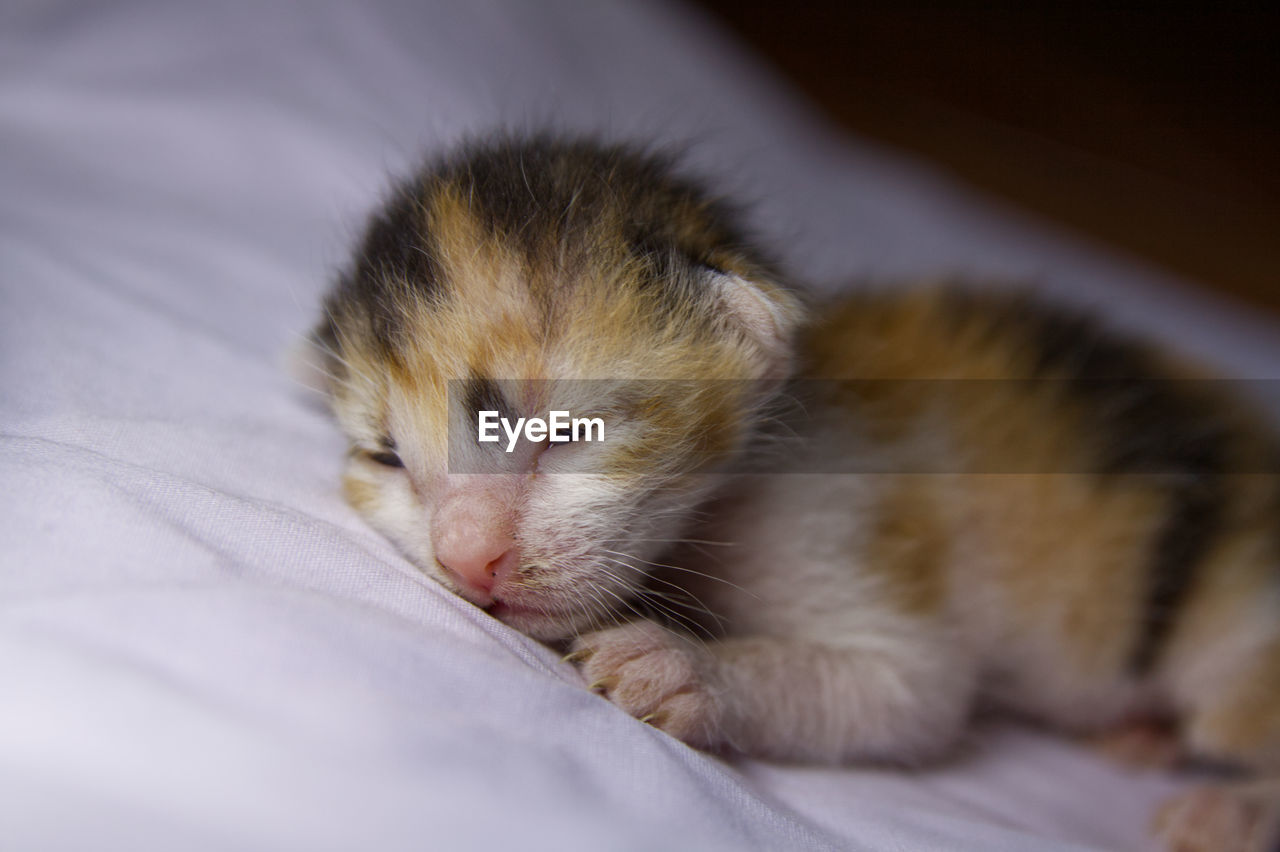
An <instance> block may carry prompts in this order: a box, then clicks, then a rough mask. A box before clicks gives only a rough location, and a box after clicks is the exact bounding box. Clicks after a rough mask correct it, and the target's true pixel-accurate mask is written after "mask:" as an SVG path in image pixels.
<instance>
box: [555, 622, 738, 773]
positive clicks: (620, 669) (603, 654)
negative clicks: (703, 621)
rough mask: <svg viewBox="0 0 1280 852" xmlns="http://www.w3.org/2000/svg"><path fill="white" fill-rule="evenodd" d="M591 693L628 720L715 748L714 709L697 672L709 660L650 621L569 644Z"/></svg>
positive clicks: (716, 712)
mask: <svg viewBox="0 0 1280 852" xmlns="http://www.w3.org/2000/svg"><path fill="white" fill-rule="evenodd" d="M569 657H570V659H573V660H575V661H576V662H577V663H578V666H579V668H580V669H581V670H582V673H583V675H584V676H585V677H586V679H587V683H589V684H590V685H591V688H592V689H594V690H596V691H598V692H600V693H601V694H603V695H604V696H605V697H606V698H608V699H609V700H610V701H612V702H613V703H614V704H616V705H618V706H619V707H621V708H622V709H623V710H625V711H627V712H628V713H630V714H631V715H632V716H634V717H636V718H637V719H640V720H641V721H644V722H647V723H649V724H650V725H653V726H654V727H655V728H659V729H660V730H663V731H665V732H666V733H668V734H670V735H671V736H673V737H676V738H677V739H680V740H683V741H685V742H687V743H689V744H690V745H693V746H698V747H700V748H709V747H711V746H714V745H716V744H717V743H718V740H719V737H718V736H717V732H718V729H719V719H720V708H719V705H718V702H717V701H716V699H715V696H714V694H713V693H712V691H711V689H710V688H709V687H708V685H707V683H706V680H705V677H704V675H703V671H702V669H704V667H705V664H706V663H707V662H708V661H709V655H707V654H706V652H705V651H704V650H703V649H702V648H700V647H699V646H697V645H695V644H694V643H693V642H692V641H691V640H688V639H685V638H684V637H681V636H677V635H676V634H674V633H672V632H670V631H669V630H667V629H665V628H663V627H660V626H659V625H657V624H654V623H653V622H651V621H635V622H632V623H630V624H624V625H623V626H621V627H614V628H610V629H608V630H600V631H597V632H595V633H588V634H587V635H585V636H582V637H581V638H579V639H578V640H577V641H576V642H574V644H573V648H572V650H571V652H570V654H569Z"/></svg>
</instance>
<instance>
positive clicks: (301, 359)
mask: <svg viewBox="0 0 1280 852" xmlns="http://www.w3.org/2000/svg"><path fill="white" fill-rule="evenodd" d="M337 351H338V336H337V334H336V333H335V331H334V328H333V323H331V322H328V321H325V322H322V323H320V325H319V326H317V327H316V328H315V330H313V331H312V332H311V333H310V334H308V335H307V336H306V337H300V338H298V339H297V340H295V341H294V342H293V344H292V345H291V346H290V347H289V350H288V352H287V353H286V354H285V369H286V370H287V371H288V373H289V376H290V377H291V378H293V380H294V381H296V382H298V383H299V384H300V385H302V386H303V387H305V388H307V389H309V390H312V391H315V392H316V393H319V394H324V395H325V396H328V395H329V394H330V393H331V392H332V390H333V383H334V382H335V381H340V380H341V378H340V377H341V376H342V362H341V360H340V359H339V358H338V355H337Z"/></svg>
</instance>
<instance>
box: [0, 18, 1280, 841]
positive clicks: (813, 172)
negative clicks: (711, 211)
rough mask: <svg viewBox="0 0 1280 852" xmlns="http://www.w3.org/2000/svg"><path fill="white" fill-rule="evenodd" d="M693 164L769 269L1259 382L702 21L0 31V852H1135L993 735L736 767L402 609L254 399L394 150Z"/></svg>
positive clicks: (1153, 288)
mask: <svg viewBox="0 0 1280 852" xmlns="http://www.w3.org/2000/svg"><path fill="white" fill-rule="evenodd" d="M547 121H552V122H554V123H556V124H557V125H558V126H563V127H567V128H579V129H602V130H605V131H607V132H609V133H611V134H613V135H619V136H628V135H632V134H641V135H643V136H646V137H657V138H660V139H668V140H687V139H690V138H692V139H695V140H696V143H695V145H694V146H693V149H692V153H691V158H692V162H694V163H695V164H698V165H700V166H701V167H702V168H703V169H704V170H706V171H708V172H710V173H712V174H716V175H720V176H721V177H722V178H723V179H724V182H725V183H726V184H727V185H728V186H729V187H730V188H731V189H733V190H734V191H736V192H738V193H740V194H745V195H746V196H747V197H750V198H753V199H756V200H758V202H759V204H758V206H757V208H756V213H755V216H756V221H757V223H758V224H759V226H760V227H761V228H762V229H763V230H764V232H765V234H766V235H767V237H768V238H769V239H770V240H771V241H772V242H773V243H774V244H775V245H776V246H777V247H778V249H779V250H780V252H781V253H782V254H783V255H784V257H785V259H786V260H787V261H788V263H790V265H791V266H792V267H793V268H794V269H796V270H797V271H799V272H801V273H803V274H804V275H806V276H808V277H810V278H812V279H814V280H818V281H824V282H830V283H838V282H839V281H840V280H841V279H845V278H849V277H852V276H860V277H880V278H884V277H892V276H900V275H914V274H926V273H940V272H941V273H952V272H956V271H961V272H966V273H969V274H972V275H988V274H991V275H997V276H1003V277H1031V278H1033V279H1035V280H1036V281H1038V282H1040V283H1041V284H1042V285H1043V286H1044V287H1045V288H1046V289H1049V290H1053V291H1055V292H1058V293H1061V294H1065V295H1067V296H1069V297H1073V298H1078V299H1082V300H1084V301H1088V302H1098V303H1102V304H1104V305H1106V306H1107V308H1108V310H1109V311H1111V313H1112V314H1113V315H1115V316H1116V317H1117V318H1119V320H1120V321H1122V322H1128V323H1132V324H1135V325H1139V326H1142V327H1145V328H1149V329H1152V330H1156V331H1159V332H1162V333H1166V334H1170V335H1173V336H1176V337H1178V338H1179V339H1180V340H1181V341H1182V342H1183V343H1184V344H1185V345H1187V346H1190V347H1191V348H1193V349H1195V350H1197V351H1199V352H1201V353H1205V354H1208V355H1210V356H1212V357H1213V358H1215V359H1217V360H1218V361H1219V362H1220V363H1221V364H1223V365H1225V366H1226V367H1227V369H1229V370H1230V371H1231V372H1233V373H1234V374H1235V375H1240V376H1275V375H1276V372H1277V371H1276V365H1277V364H1280V344H1278V342H1277V339H1276V335H1275V331H1274V329H1273V328H1271V327H1269V326H1266V325H1265V324H1263V323H1261V322H1259V321H1257V320H1254V319H1251V318H1249V317H1247V316H1244V315H1241V314H1240V313H1238V312H1235V313H1233V312H1231V311H1229V310H1228V309H1226V308H1225V307H1223V306H1221V305H1215V304H1209V303H1207V302H1205V301H1203V300H1202V299H1199V298H1198V297H1195V296H1193V295H1191V294H1190V293H1188V292H1187V291H1185V290H1184V289H1182V288H1180V287H1179V286H1178V285H1177V284H1176V283H1174V282H1171V281H1168V280H1165V279H1162V278H1160V277H1159V276H1156V275H1155V274H1153V273H1151V272H1149V271H1143V270H1141V269H1139V268H1137V267H1136V266H1134V265H1130V264H1124V263H1121V262H1120V261H1117V260H1115V259H1112V258H1108V257H1105V256H1104V255H1102V254H1101V253H1099V252H1097V251H1095V250H1092V249H1090V248H1089V247H1087V246H1083V245H1081V244H1078V243H1074V242H1071V241H1070V240H1067V239H1066V238H1064V237H1062V236H1055V235H1052V234H1050V233H1048V232H1047V231H1044V230H1042V229H1040V228H1038V227H1036V226H1034V225H1032V224H1029V223H1026V222H1020V221H1018V220H1016V219H1015V218H1013V217H1011V216H1010V215H1008V214H1006V213H1004V212H1002V211H1000V210H998V209H996V208H995V207H994V206H992V205H991V204H989V203H985V202H982V201H980V200H978V199H976V198H974V197H972V196H970V195H968V194H966V193H965V192H962V191H960V190H959V189H957V188H956V187H954V186H952V185H951V184H949V183H947V182H946V181H945V180H944V179H942V178H941V177H940V176H938V175H935V174H933V173H931V172H930V171H929V170H928V169H927V168H925V167H922V166H919V165H917V164H914V163H909V162H905V161H900V160H898V159H895V158H893V157H891V156H889V155H888V154H887V153H885V152H882V151H878V150H876V149H875V148H874V147H872V146H870V145H867V144H864V143H859V142H856V141H851V140H848V139H845V138H842V137H840V136H838V135H837V134H835V133H834V132H833V131H831V130H830V129H829V128H826V127H824V126H822V125H821V124H820V123H819V122H818V121H817V120H816V119H815V118H814V116H813V115H811V114H810V113H809V112H808V111H807V109H806V108H805V107H803V106H802V105H801V104H800V103H799V102H798V101H797V100H795V99H794V97H793V96H792V95H791V94H790V93H789V92H788V91H786V90H785V89H784V88H783V87H781V86H780V84H779V83H778V82H777V81H776V80H774V79H773V78H772V77H770V76H768V75H767V74H766V73H764V72H763V71H762V70H761V69H760V68H759V67H757V66H756V65H755V64H754V61H753V60H752V59H751V58H750V57H748V56H746V55H745V54H743V53H742V52H741V51H740V50H739V49H738V48H736V47H735V46H733V45H732V44H731V43H729V42H727V41H726V40H725V38H724V37H723V36H722V35H721V34H720V33H718V32H717V31H715V30H714V29H713V28H711V27H710V26H709V25H708V24H707V22H705V21H703V20H702V19H700V18H699V17H698V16H697V15H696V14H694V13H692V12H690V11H689V10H687V9H684V8H682V7H678V6H671V5H666V4H652V3H642V2H639V0H636V2H621V0H619V1H618V2H612V0H609V1H607V2H590V3H588V2H578V0H548V2H537V3H531V2H523V0H502V2H498V0H485V1H484V2H468V3H464V2H461V0H459V2H448V0H439V1H438V2H433V3H411V2H399V3H397V2H392V0H386V2H382V0H379V2H372V3H371V2H361V3H350V4H343V3H336V2H313V3H306V4H298V5H297V6H296V7H295V6H287V5H283V4H276V5H270V4H259V3H252V2H243V3H223V2H217V3H214V2H208V3H177V2H119V3H113V4H80V3H68V4H62V3H56V2H38V1H37V0H33V1H32V2H19V3H14V2H10V3H8V4H6V6H5V8H4V10H3V11H0V438H2V443H0V848H3V849H5V850H45V849H50V850H81V849H97V850H112V849H120V850H125V849H129V850H137V849H157V850H158V849H165V850H178V849H182V850H196V849H280V850H337V849H378V850H398V849H422V850H467V849H513V850H528V849H533V850H541V849H547V850H552V849H555V850H576V849H584V850H585V849H591V850H609V849H619V850H631V849H634V850H675V849H698V850H715V849H724V850H748V849H759V850H781V849H895V850H935V849H936V850H975V851H976V850H982V852H991V851H992V850H1027V849H1044V850H1059V849H1068V848H1078V846H1076V844H1078V845H1079V846H1084V847H1093V848H1117V849H1119V848H1143V847H1144V843H1145V841H1144V840H1143V824H1144V822H1145V819H1146V816H1145V813H1146V810H1147V809H1148V808H1149V807H1150V806H1151V804H1152V803H1153V802H1155V801H1156V800H1157V799H1158V798H1159V797H1160V796H1161V795H1162V794H1163V793H1165V792H1167V791H1168V790H1170V789H1173V787H1174V784H1175V782H1173V781H1171V780H1167V779H1161V778H1153V777H1132V776H1129V775H1126V774H1125V773H1123V772H1121V771H1120V770H1117V769H1114V768H1112V767H1110V766H1108V765H1106V764H1104V763H1103V762H1101V761H1100V760H1098V759H1096V758H1094V757H1093V756H1092V755H1089V754H1086V753H1084V752H1083V751H1081V750H1079V749H1077V748H1075V747H1073V746H1070V745H1068V744H1064V743H1061V742H1059V741H1057V740H1054V739H1052V738H1049V737H1046V736H1043V735H1039V734H1034V733H1029V732H1026V731H1019V730H1015V729H1009V728H1004V727H999V728H996V729H993V730H988V731H985V732H984V733H983V734H982V735H980V736H978V737H976V738H975V739H976V743H975V747H974V748H973V749H972V750H971V752H970V753H969V754H968V755H967V756H966V757H963V758H961V759H958V760H957V761H956V762H955V763H954V764H952V765H949V766H947V767H944V768H941V769H937V770H934V771H930V772H927V773H920V774H916V775H910V774H905V773H898V772H890V771H885V770H866V769H844V770H836V769H811V768H787V767H778V766H769V765H765V764H759V763H753V762H742V763H739V764H737V765H726V764H724V763H722V762H719V761H717V760H715V759H713V758H710V757H707V756H705V755H702V754H699V753H696V752H693V751H691V750H689V749H687V748H685V747H684V746H682V745H680V744H679V743H676V742H674V741H672V740H670V739H668V738H666V737H665V736H664V735H662V734H660V733H658V732H657V731H655V730H653V729H652V728H649V727H647V726H644V725H641V724H639V723H637V722H635V721H633V720H631V719H629V718H627V717H626V716H625V715H623V714H622V713H621V712H619V711H617V710H615V709H614V708H613V707H611V706H610V705H609V704H608V703H606V702H605V701H603V700H601V699H599V698H597V697H596V696H594V695H592V694H590V693H588V692H587V691H586V690H584V689H583V688H582V685H581V684H580V683H579V681H578V678H577V675H576V674H575V672H574V671H573V670H572V669H571V668H570V667H568V666H567V665H564V664H561V663H559V662H558V661H557V660H556V659H555V658H554V656H553V655H552V654H551V653H550V652H548V651H547V650H546V649H544V648H542V647H540V646H539V645H537V644H536V643H533V642H531V641H529V640H527V639H525V638H524V637H522V636H520V635H518V634H515V633H513V632H512V631H510V630H508V629H507V628H505V627H504V626H503V625H501V624H499V623H497V622H495V621H493V620H492V619H490V618H488V617H487V616H485V615H484V614H483V613H481V612H480V611H478V610H476V609H474V608H473V607H471V606H469V605H467V604H465V603H464V602H462V601H461V600H459V599H457V598H454V597H452V596H450V595H448V594H446V593H444V592H443V591H442V590H441V589H439V588H438V587H436V586H435V585H434V584H433V583H431V582H430V581H428V580H426V579H424V578H423V577H421V576H420V575H419V574H418V573H417V572H416V571H415V570H414V569H413V568H412V567H411V566H410V565H409V564H408V563H407V562H406V561H405V560H404V559H402V558H401V557H400V556H399V555H398V554H397V553H396V552H395V551H394V550H393V549H392V548H391V547H390V546H389V545H388V544H387V543H386V542H384V541H382V540H381V539H380V538H379V537H378V536H377V535H376V534H374V533H373V532H371V531H370V530H368V529H367V528H366V527H365V526H364V525H363V524H362V523H361V522H360V520H359V519H358V518H357V517H356V516H355V515H354V514H353V512H352V511H351V510H350V509H348V508H347V507H346V506H345V505H344V504H343V503H342V501H341V498H340V496H339V494H338V489H337V483H338V473H339V467H340V461H341V458H342V454H343V450H344V444H343V441H342V439H341V437H340V436H339V434H338V431H337V429H336V427H335V426H334V425H333V424H332V423H331V422H330V420H329V419H328V418H327V416H326V415H325V414H324V412H323V411H322V410H321V409H320V408H319V407H318V406H317V405H316V404H315V403H314V400H311V399H310V398H308V397H307V396H306V395H305V394H303V393H301V392H300V391H299V390H298V389H297V388H296V387H295V386H293V385H292V384H291V383H290V380H289V379H288V378H287V377H286V375H285V373H284V371H283V370H282V369H281V367H280V363H281V353H282V352H284V351H285V350H286V349H287V348H288V346H289V344H290V342H291V340H292V339H294V338H295V337H296V335H297V334H299V333H302V332H304V331H305V330H306V329H307V328H308V327H309V325H310V323H311V322H312V320H313V318H314V316H315V312H316V306H317V303H318V299H319V296H320V294H321V292H322V291H323V289H324V287H325V286H326V281H327V278H328V276H329V274H330V272H331V270H332V269H333V267H334V265H335V264H336V263H337V262H339V261H340V260H341V259H342V257H343V256H344V253H345V252H346V251H347V248H348V246H349V244H350V242H351V238H352V235H353V234H354V232H355V231H356V230H357V229H358V227H359V224H360V222H361V219H362V217H363V215H364V214H365V213H366V212H367V211H368V209H369V208H370V207H371V206H372V205H373V204H374V202H375V201H376V199H377V197H378V195H379V193H380V192H381V191H382V190H383V188H384V187H385V185H386V175H387V173H388V171H399V170H402V169H404V168H405V167H406V166H407V164H409V163H411V162H413V160H414V159H415V158H416V157H417V155H418V154H419V153H420V152H421V151H423V150H433V149H440V148H441V147H443V146H445V145H447V144H449V143H450V142H451V141H453V140H455V139H457V138H458V137H459V136H460V135H462V134H464V133H466V132H468V131H474V130H482V129H486V128H492V127H495V126H498V125H505V126H541V125H542V124H544V123H546V122H547Z"/></svg>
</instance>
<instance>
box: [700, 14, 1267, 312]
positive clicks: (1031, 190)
mask: <svg viewBox="0 0 1280 852" xmlns="http://www.w3.org/2000/svg"><path fill="white" fill-rule="evenodd" d="M696 2H697V4H698V5H700V6H702V7H703V8H704V10H705V11H706V12H707V13H709V14H710V15H711V16H712V17H713V18H716V19H718V20H719V21H720V22H721V23H722V24H725V25H727V26H728V27H729V28H730V29H731V30H734V31H736V33H737V34H738V35H739V36H740V37H742V38H743V39H744V40H746V41H747V42H748V43H749V44H751V45H752V46H753V47H754V48H756V49H757V50H758V51H759V52H760V53H762V54H764V56H765V57H767V58H768V59H769V60H771V61H772V62H773V64H774V65H775V66H777V68H778V69H779V70H780V71H781V72H782V73H783V74H784V75H785V76H787V77H789V78H790V79H791V81H792V82H793V83H794V84H796V85H797V86H798V87H799V88H800V89H801V90H802V91H803V92H805V93H807V95H808V96H809V97H810V98H811V99H813V100H814V101H816V102H817V103H818V105H819V106H820V107H821V108H822V109H824V110H825V111H826V113H827V114H828V115H829V116H830V117H831V118H833V119H834V120H836V121H837V122H839V123H841V124H843V125H844V126H846V127H847V128H849V129H851V130H853V131H856V132H857V133H859V134H861V135H863V136H865V137H867V138H870V139H873V140H877V141H879V142H881V143H884V144H887V145H889V146H892V147H896V148H899V149H902V150H904V151H906V152H908V153H911V154H914V155H917V156H922V157H924V158H925V159H928V160H930V161H932V162H933V163H934V164H935V165H937V166H939V167H941V168H943V169H945V170H947V171H949V172H950V173H952V174H953V175H954V176H957V177H959V178H960V179H962V180H963V181H965V182H966V183H968V184H970V185H972V186H974V187H976V188H977V189H979V190H981V191H983V192H986V193H988V194H990V195H993V196H996V197H999V198H1001V199H1003V200H1005V201H1011V202H1013V203H1016V204H1017V205H1019V206H1021V207H1022V208H1024V209H1025V210H1027V211H1030V212H1031V213H1033V214H1036V215H1039V216H1041V217H1044V218H1046V219H1049V220H1052V221H1053V222H1055V223H1057V224H1059V225H1063V226H1066V227H1068V228H1071V229H1073V230H1075V231H1076V232H1077V233H1081V234H1083V235H1085V236H1087V237H1090V238H1093V239H1095V240H1098V241H1101V242H1104V243H1107V244H1108V245H1109V246H1110V247H1111V248H1112V249H1118V250H1120V251H1123V252H1127V253H1129V254H1131V255H1136V256H1138V257H1141V258H1143V259H1144V260H1145V261H1147V262H1148V263H1151V264H1154V265H1157V266H1160V267H1163V268H1165V269H1167V270H1169V271H1172V272H1175V273H1177V274H1179V275H1181V276H1183V277H1184V278H1186V279H1188V280H1190V281H1192V282H1194V283H1197V284H1199V285H1200V286H1202V287H1205V288H1208V289H1211V290H1213V291H1215V292H1217V293H1218V294H1220V295H1223V296H1226V297H1229V298H1231V299H1234V300H1235V301H1237V302H1240V303H1243V304H1245V305H1248V306H1251V307H1253V308H1256V309H1259V310H1265V311H1269V312H1271V313H1272V314H1280V4H1277V3H1272V4H1262V3H1254V4H1247V3H1246V4H1232V3H1200V4H1190V5H1182V4H1176V3H1148V4H1143V5H1136V4H1132V3H1129V4H1123V3H1121V4H1117V3H1104V2H1094V0H1073V2H1070V3H1056V4H1049V3H1026V4H1007V5H1006V4H993V3H980V2H964V0H959V2H949V3H937V2H925V0H900V2H895V3H879V4H867V3H851V2H839V0H810V2H806V3H795V4H786V5H785V6H784V5H783V4H779V3H776V2H769V0H696Z"/></svg>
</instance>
